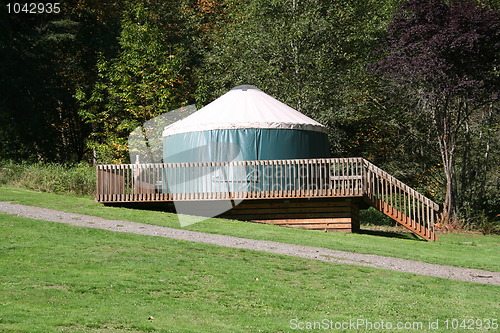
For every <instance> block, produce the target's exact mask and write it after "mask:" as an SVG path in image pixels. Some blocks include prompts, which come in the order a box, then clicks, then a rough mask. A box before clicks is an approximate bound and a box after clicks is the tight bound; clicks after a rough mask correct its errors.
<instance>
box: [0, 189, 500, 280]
mask: <svg viewBox="0 0 500 333" xmlns="http://www.w3.org/2000/svg"><path fill="white" fill-rule="evenodd" d="M0 201H12V202H16V203H21V204H26V205H32V206H41V207H47V208H52V209H59V210H63V211H68V212H75V213H81V214H89V215H94V216H100V217H104V218H111V219H120V220H129V221H135V222H143V223H148V224H155V225H162V226H168V227H173V228H181V227H180V225H179V222H178V219H177V216H176V215H175V214H170V213H163V212H154V211H145V210H133V209H125V208H114V207H104V206H103V205H101V204H98V203H96V202H94V201H93V200H92V199H91V198H90V197H76V196H67V195H66V196H65V195H56V194H50V193H37V192H32V191H26V190H20V189H12V188H0ZM186 229H189V230H196V231H202V232H209V233H216V234H223V235H231V236H238V237H246V238H253V239H262V240H272V241H278V242H283V243H293V244H300V245H309V246H317V247H324V248H329V249H334V250H343V251H352V252H358V253H366V254H378V255H386V256H393V257H399V258H405V259H413V260H419V261H424V262H429V263H437V264H444V265H454V266H460V267H469V268H478V269H485V270H491V271H500V262H499V261H498V253H500V236H483V235H470V234H443V235H440V240H439V241H438V242H432V243H431V242H424V241H418V240H415V239H412V238H395V237H384V236H377V235H371V234H343V233H324V232H320V231H311V230H297V229H292V228H284V227H277V226H273V225H263V224H256V223H248V222H240V221H232V220H224V219H208V220H205V221H203V222H200V223H196V224H193V225H191V226H189V227H187V228H186ZM388 235H390V236H394V234H388ZM396 236H397V235H396Z"/></svg>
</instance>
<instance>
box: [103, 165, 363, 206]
mask: <svg viewBox="0 0 500 333" xmlns="http://www.w3.org/2000/svg"><path fill="white" fill-rule="evenodd" d="M362 195H363V159H361V158H331V159H307V160H306V159H303V160H302V159H300V160H273V161H233V162H198V163H159V164H120V165H99V166H97V191H96V199H97V201H99V202H132V201H157V200H165V201H182V200H186V201H192V200H221V199H268V198H269V199H272V198H298V197H299V198H302V197H310V198H313V197H349V196H362Z"/></svg>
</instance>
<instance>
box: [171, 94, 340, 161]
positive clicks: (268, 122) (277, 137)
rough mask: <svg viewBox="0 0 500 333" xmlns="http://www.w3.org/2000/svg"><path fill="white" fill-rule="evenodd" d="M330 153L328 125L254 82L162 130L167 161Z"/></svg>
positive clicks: (298, 156) (291, 157)
mask: <svg viewBox="0 0 500 333" xmlns="http://www.w3.org/2000/svg"><path fill="white" fill-rule="evenodd" d="M329 156H330V149H329V144H328V137H327V135H326V133H325V126H323V125H322V124H320V123H318V122H317V121H314V120H313V119H311V118H309V117H307V116H305V115H304V114H302V113H300V112H298V111H296V110H294V109H293V108H291V107H289V106H288V105H286V104H284V103H282V102H280V101H278V100H277V99H275V98H273V97H271V96H269V95H267V94H266V93H264V92H263V91H261V90H260V89H258V88H256V87H254V86H250V85H242V86H238V87H236V88H233V89H232V90H230V91H229V92H227V93H226V94H224V95H223V96H221V97H219V98H218V99H216V100H215V101H213V102H212V103H210V104H208V105H206V106H205V107H203V108H201V109H200V110H198V111H197V112H195V113H193V114H191V115H190V116H188V117H186V118H184V119H182V120H180V121H177V122H175V123H173V124H171V125H169V126H167V127H165V129H164V131H163V157H164V162H165V163H175V162H219V161H224V162H225V161H234V160H237V161H252V160H280V159H299V158H321V157H323V158H324V157H329Z"/></svg>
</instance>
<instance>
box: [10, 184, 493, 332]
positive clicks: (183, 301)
mask: <svg viewBox="0 0 500 333" xmlns="http://www.w3.org/2000/svg"><path fill="white" fill-rule="evenodd" d="M2 193H4V194H5V193H6V191H2ZM25 196H27V195H26V194H25ZM41 198H43V199H41V200H48V199H47V198H48V197H46V196H41ZM2 200H5V199H4V198H3V199H2ZM74 200H75V202H76V201H78V200H80V199H74ZM82 200H83V201H81V203H82V204H83V205H82V207H81V208H80V209H82V210H86V209H87V210H89V211H96V212H97V211H99V209H98V208H96V207H94V206H93V205H92V204H90V203H89V202H88V201H87V199H82ZM61 201H64V200H63V198H61ZM40 204H42V202H41V203H40ZM73 204H74V203H73ZM73 204H70V203H69V202H61V203H60V205H61V206H67V205H70V206H71V205H73ZM54 208H55V207H54ZM72 209H76V208H72ZM106 214H110V213H109V212H106ZM158 216H161V215H158ZM234 226H236V225H234ZM280 230H281V229H280ZM0 232H1V239H2V241H1V242H0V331H1V332H146V331H147V332H151V331H156V332H291V331H293V330H292V328H294V327H298V325H299V324H300V323H302V324H303V325H307V322H314V321H317V322H322V323H325V322H324V321H323V320H331V321H332V323H337V322H338V323H341V324H342V323H343V322H345V323H348V322H349V321H350V320H351V321H356V320H358V319H359V320H362V319H364V320H365V322H363V323H360V324H361V325H368V323H367V322H368V321H369V322H371V323H372V325H373V323H377V322H378V323H380V322H381V321H384V322H385V323H387V322H391V324H393V325H396V324H397V323H400V322H401V323H406V322H410V323H412V322H416V325H419V324H418V323H419V322H421V323H422V325H423V326H422V328H418V329H416V330H409V331H414V332H425V331H430V330H428V323H429V322H436V320H439V325H440V326H439V327H440V329H439V330H434V331H435V332H446V331H450V332H462V331H463V332H465V331H470V330H460V329H459V330H446V329H445V326H444V325H445V324H444V323H445V320H447V319H448V320H452V319H454V318H455V319H458V320H463V319H469V318H474V319H477V318H481V319H483V318H492V319H493V318H498V316H499V304H498V296H499V290H500V287H498V286H488V285H481V284H474V283H468V282H458V281H452V280H446V279H439V278H432V277H424V276H417V275H412V274H407V273H399V272H393V271H386V270H380V269H372V268H366V267H357V266H349V265H339V264H330V263H324V262H318V261H312V260H305V259H300V258H293V257H286V256H279V255H270V254H265V253H261V252H255V251H248V250H238V249H230V248H224V247H217V246H212V245H204V244H198V243H191V242H185V241H177V240H172V239H164V238H157V237H147V236H140V235H134V234H124V233H113V232H109V231H104V230H96V229H87V228H80V227H74V226H68V225H63V224H58V223H50V222H43V221H36V220H31V219H25V218H19V217H13V216H9V215H3V214H0ZM320 234H321V233H320ZM249 236H250V235H249ZM359 236H360V237H363V235H359ZM367 237H369V236H367ZM382 241H383V240H382ZM418 244H419V245H422V244H424V245H425V243H418ZM327 323H328V322H327ZM291 325H292V326H291ZM417 327H418V326H417ZM356 329H357V330H356ZM356 329H350V328H348V329H347V330H346V331H347V332H356V331H360V332H364V331H369V330H368V329H367V328H366V326H360V327H356ZM333 331H336V332H337V331H339V330H333ZM373 331H384V332H392V331H394V332H402V330H390V329H385V330H373ZM403 331H405V330H403ZM406 331H408V330H406ZM434 331H433V332H434ZM490 331H492V330H490Z"/></svg>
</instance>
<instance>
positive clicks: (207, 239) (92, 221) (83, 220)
mask: <svg viewBox="0 0 500 333" xmlns="http://www.w3.org/2000/svg"><path fill="white" fill-rule="evenodd" d="M0 212H5V213H7V214H12V215H17V216H22V217H27V218H32V219H38V220H43V221H51V222H58V223H66V224H71V225H76V226H81V227H88V228H97V229H104V230H111V231H118V232H129V233H135V234H140V235H147V236H156V237H166V238H173V239H180V240H186V241H190V242H200V243H205V244H213V245H219V246H226V247H232V248H238V249H248V250H255V251H264V252H268V253H275V254H283V255H289V256H295V257H301V258H306V259H313V260H321V261H327V262H332V263H340V264H350V265H359V266H367V267H375V268H383V269H390V270H395V271H400V272H408V273H413V274H420V275H429V276H435V277H441V278H447V279H453V280H461V281H471V282H477V283H485V284H495V285H500V273H498V272H489V271H483V270H477V269H469V268H460V267H455V266H445V265H436V264H428V263H424V262H420V261H413V260H406V259H399V258H392V257H384V256H379V255H371V254H360V253H352V252H344V251H335V250H329V249H324V248H319V247H312V246H302V245H294V244H285V243H277V242H271V241H263V240H254V239H246V238H239V237H233V236H224V235H216V234H209V233H203V232H197V231H189V230H183V229H172V228H167V227H160V226H155V225H150V224H143V223H136V222H129V221H119V220H109V219H104V218H100V217H95V216H89V215H82V214H74V213H66V212H62V211H57V210H52V209H47V208H39V207H32V206H24V205H18V204H12V203H10V202H0Z"/></svg>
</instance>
